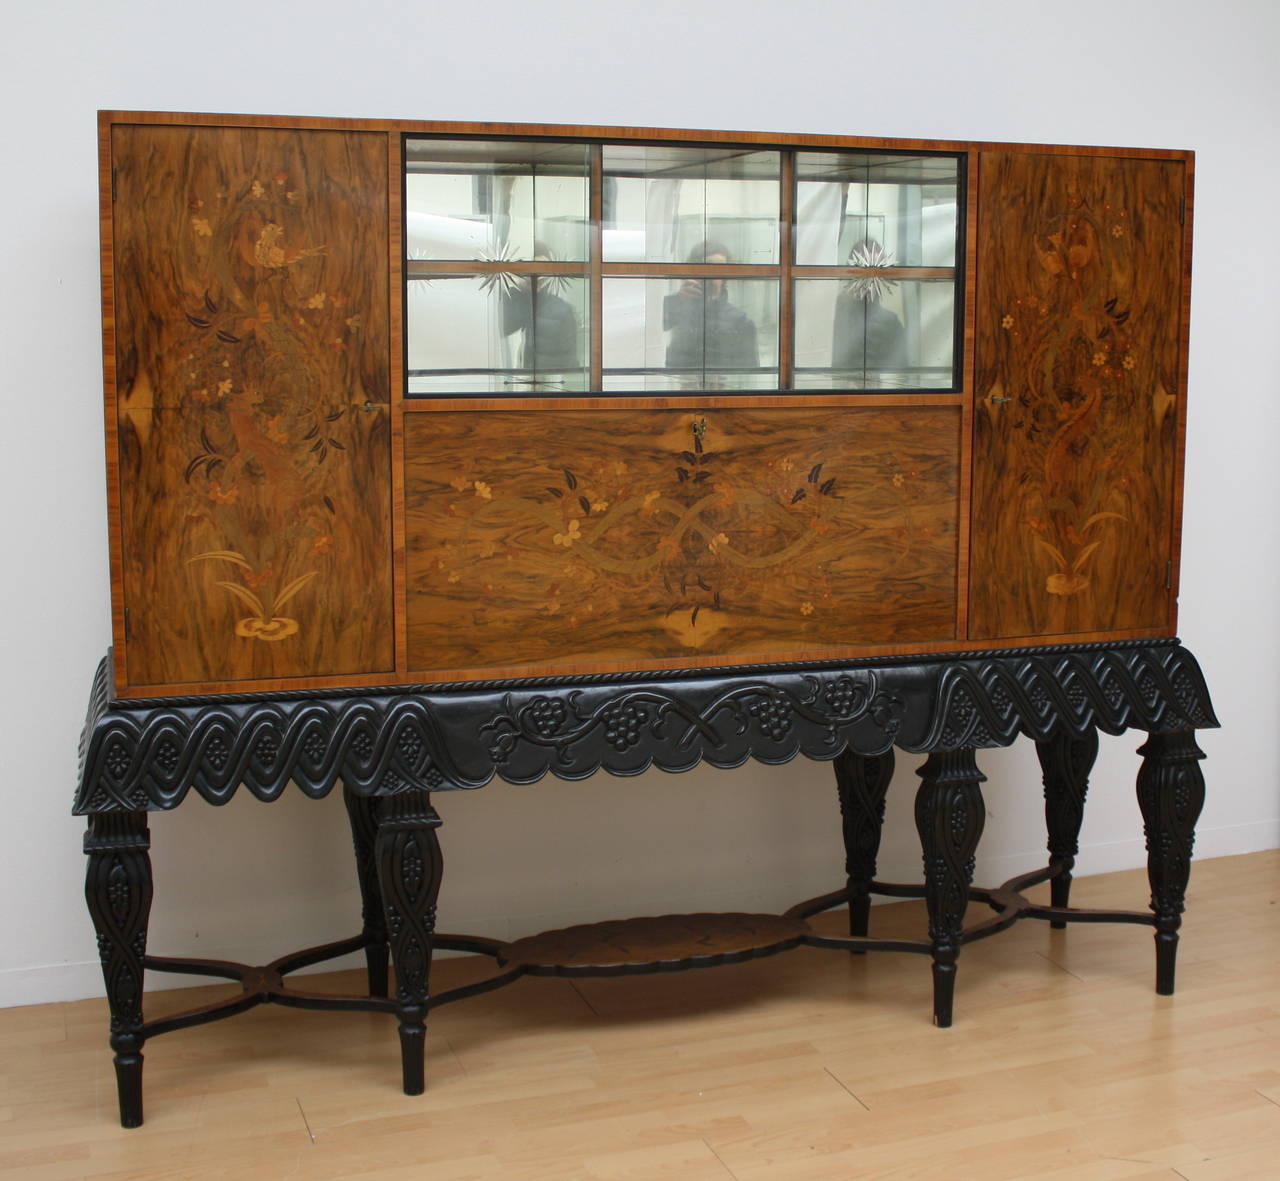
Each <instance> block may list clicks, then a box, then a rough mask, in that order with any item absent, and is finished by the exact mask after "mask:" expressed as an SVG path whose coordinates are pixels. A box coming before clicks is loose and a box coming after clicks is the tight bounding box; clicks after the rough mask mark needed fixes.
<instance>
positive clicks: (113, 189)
mask: <svg viewBox="0 0 1280 1181" xmlns="http://www.w3.org/2000/svg"><path fill="white" fill-rule="evenodd" d="M115 203H116V170H115V167H114V166H112V169H111V204H112V205H114V204H115Z"/></svg>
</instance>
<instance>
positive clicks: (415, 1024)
mask: <svg viewBox="0 0 1280 1181" xmlns="http://www.w3.org/2000/svg"><path fill="white" fill-rule="evenodd" d="M439 826H440V817H439V816H437V815H436V812H435V809H434V808H432V807H431V798H430V796H429V795H428V794H427V793H426V792H425V791H407V792H402V793H400V794H399V795H394V796H386V797H384V798H382V799H380V800H379V802H378V832H377V836H376V837H375V839H374V857H375V860H376V862H377V867H378V882H379V885H380V886H381V888H382V901H383V907H384V909H385V912H386V922H387V935H388V937H389V939H390V943H391V958H392V962H393V963H394V965H395V970H396V1005H397V1012H398V1014H399V1017H400V1060H401V1065H402V1067H403V1071H404V1093H405V1094H406V1095H421V1094H422V1092H423V1090H424V1089H425V1086H426V1083H425V1078H424V1068H423V1053H424V1049H425V1043H426V1033H427V1024H426V1022H427V997H428V995H429V993H428V984H429V978H430V974H431V949H432V939H433V936H434V933H435V925H436V896H437V895H438V894H439V892H440V873H441V861H440V841H439V839H438V838H437V836H436V829H437V828H438V827H439Z"/></svg>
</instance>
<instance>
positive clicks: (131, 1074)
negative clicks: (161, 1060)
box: [84, 812, 152, 1128]
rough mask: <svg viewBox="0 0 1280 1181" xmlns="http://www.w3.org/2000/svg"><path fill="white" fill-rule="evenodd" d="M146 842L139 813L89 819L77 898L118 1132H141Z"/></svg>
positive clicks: (148, 838) (144, 824)
mask: <svg viewBox="0 0 1280 1181" xmlns="http://www.w3.org/2000/svg"><path fill="white" fill-rule="evenodd" d="M150 846H151V834H150V833H149V832H148V830H147V814H146V813H145V812H106V813H102V814H100V815H96V816H91V817H89V831H88V832H87V833H86V834H85V838H84V851H85V853H87V854H88V857H89V867H88V871H87V873H86V874H85V882H84V896H85V901H86V902H87V903H88V904H89V915H90V917H91V918H92V919H93V926H94V929H95V930H96V931H97V932H98V958H99V959H100V960H101V961H102V976H103V979H104V980H105V982H106V986H107V1004H108V1006H109V1007H110V1010H111V1048H112V1050H114V1051H115V1067H116V1092H117V1095H118V1097H119V1100H120V1124H121V1126H122V1127H125V1128H138V1127H141V1126H142V1044H143V1041H144V1040H145V1038H144V1037H143V1033H142V972H143V968H142V960H143V957H144V956H145V955H146V951H147V919H148V916H149V915H150V914H151V895H152V885H151V858H150V857H149V856H148V854H147V850H148V849H149V848H150Z"/></svg>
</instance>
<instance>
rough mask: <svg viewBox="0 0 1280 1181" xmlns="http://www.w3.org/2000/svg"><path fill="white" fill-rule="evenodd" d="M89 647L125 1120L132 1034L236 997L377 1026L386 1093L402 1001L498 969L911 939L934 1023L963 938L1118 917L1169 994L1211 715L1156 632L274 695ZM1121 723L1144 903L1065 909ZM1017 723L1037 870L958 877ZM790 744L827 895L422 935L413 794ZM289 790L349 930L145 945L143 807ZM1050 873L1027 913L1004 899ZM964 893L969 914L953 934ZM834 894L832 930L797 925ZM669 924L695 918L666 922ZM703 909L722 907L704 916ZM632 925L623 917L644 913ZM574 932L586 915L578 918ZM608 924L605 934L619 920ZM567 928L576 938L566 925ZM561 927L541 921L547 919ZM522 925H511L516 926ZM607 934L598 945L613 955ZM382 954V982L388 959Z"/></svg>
mask: <svg viewBox="0 0 1280 1181" xmlns="http://www.w3.org/2000/svg"><path fill="white" fill-rule="evenodd" d="M111 683H112V677H111V668H110V657H108V658H107V659H106V660H104V661H103V663H102V665H101V666H100V667H99V669H98V675H97V678H96V680H95V683H94V690H93V696H92V700H91V704H90V709H89V716H88V719H87V721H86V726H85V731H84V735H83V738H82V742H81V772H80V782H79V787H78V790H77V793H76V800H75V809H74V810H75V812H76V813H77V814H80V815H86V816H88V818H89V831H88V834H87V836H86V838H85V852H86V853H87V854H88V857H89V867H88V876H87V879H86V898H87V901H88V905H89V910H90V914H91V916H92V918H93V921H94V925H95V928H96V929H97V932H98V946H99V952H100V956H101V959H102V964H103V972H104V977H105V980H106V986H107V995H108V1001H109V1003H110V1007H111V1045H112V1048H113V1049H114V1050H115V1062H116V1070H117V1078H118V1084H119V1092H120V1112H121V1122H122V1123H123V1124H124V1125H125V1126H138V1125H139V1124H141V1122H142V1053H141V1050H142V1046H143V1044H144V1043H145V1041H146V1040H147V1039H148V1038H150V1037H154V1036H157V1035H158V1034H161V1033H167V1032H171V1031H173V1030H176V1029H181V1028H185V1027H188V1026H191V1025H196V1024H201V1023H204V1022H207V1021H212V1020H216V1019H219V1018H221V1017H225V1016H231V1015H233V1014H235V1013H238V1012H243V1011H245V1010H247V1009H249V1008H253V1007H255V1006H256V1005H258V1004H262V1003H277V1004H284V1005H289V1006H293V1007H298V1008H315V1009H360V1010H367V1011H376V1012H388V1013H395V1014H396V1015H397V1017H398V1018H399V1029H400V1040H401V1055H402V1069H403V1081H404V1088H405V1091H406V1093H408V1094H417V1093H420V1092H421V1091H422V1089H423V1086H424V1071H423V1044H424V1038H425V1024H426V1015H427V1012H428V1011H429V1010H430V1009H431V1008H434V1007H436V1006H438V1005H442V1004H446V1003H449V1002H451V1001H454V1000H460V999H463V998H464V997H467V996H473V995H476V994H477V993H480V992H484V991H488V990H490V989H493V988H497V987H500V986H502V985H503V984H506V983H509V982H510V981H512V980H515V979H517V978H519V977H521V976H524V975H566V976H573V975H619V974H629V973H634V972H653V971H671V970H678V969H682V968H691V967H700V966H709V965H711V964H715V963H729V962H735V961H738V960H743V959H748V958H753V957H757V956H760V955H769V954H774V953H776V952H780V951H784V950H787V949H788V948H790V947H795V946H800V945H809V946H821V947H831V948H838V949H843V950H846V951H854V952H862V951H873V950H890V951H908V952H917V953H924V954H928V955H929V956H930V957H931V959H932V963H933V974H934V1019H935V1021H936V1023H937V1024H939V1025H943V1026H946V1025H949V1024H950V1023H951V1019H952V1008H953V997H954V984H955V971H956V960H957V957H958V955H959V951H960V948H961V946H962V945H963V944H964V943H966V942H972V941H974V940H977V939H982V938H986V937H988V936H990V935H993V934H995V933H997V932H998V931H1001V930H1004V929H1006V928H1008V927H1009V926H1011V925H1012V924H1013V923H1015V922H1017V921H1018V920H1020V919H1023V918H1040V919H1045V920H1048V921H1049V922H1051V923H1052V924H1053V925H1055V926H1061V925H1064V924H1065V923H1066V922H1070V921H1076V922H1127V923H1137V924H1141V925H1146V926H1152V927H1154V928H1155V931H1156V944H1157V990H1158V991H1159V992H1160V993H1162V994H1168V993H1171V992H1172V991H1173V983H1174V962H1175V955H1176V948H1177V939H1178V935H1177V932H1178V927H1179V925H1180V922H1181V914H1182V909H1183V904H1184V897H1185V891H1186V886H1187V880H1188V877H1189V873H1190V858H1191V848H1192V842H1193V838H1194V827H1195V821H1196V819H1197V817H1198V815H1199V811H1200V807H1201V805H1202V803H1203V799H1204V780H1203V776H1202V775H1201V772H1200V769H1199V765H1198V764H1199V760H1200V759H1202V758H1203V755H1202V754H1201V752H1200V751H1199V750H1198V748H1197V747H1196V744H1195V741H1194V731H1195V730H1196V729H1201V728H1207V727H1214V726H1216V725H1217V720H1216V718H1215V717H1214V714H1213V709H1212V706H1211V704H1210V701H1209V695H1208V691H1207V689H1206V686H1205V683H1204V679H1203V677H1202V675H1201V672H1200V669H1199V666H1198V665H1197V664H1196V661H1195V659H1194V657H1192V656H1191V654H1190V653H1189V652H1188V651H1187V650H1186V649H1185V648H1183V647H1182V646H1181V644H1180V643H1178V641H1176V640H1168V641H1142V642H1132V643H1113V644H1096V645H1079V646H1060V647H1046V648H1034V649H1020V650H1003V651H992V652H979V653H966V654H961V655H958V656H948V657H910V658H902V659H897V660H895V659H878V660H865V661H850V662H840V663H822V664H807V665H790V666H763V667H760V668H745V669H743V668H737V669H719V670H715V669H712V670H697V671H692V672H689V673H681V674H678V675H666V676H663V675H655V674H652V673H647V674H620V675H614V676H584V677H577V678H559V679H555V680H528V681H511V682H494V683H466V684H458V685H435V686H423V687H420V688H411V689H397V690H395V691H393V692H392V691H387V692H380V691H376V690H375V691H350V692H335V691H323V692H300V693H298V694H296V695H285V694H257V695H243V696H234V697H233V696H223V697H217V696H210V697H199V698H174V699H152V700H142V701H127V702H126V701H119V702H116V701H111V700H110V699H109V686H110V685H111ZM1130 728H1136V729H1141V730H1146V731H1147V732H1148V733H1149V736H1150V737H1149V740H1148V742H1147V743H1146V744H1145V745H1144V746H1143V747H1142V748H1141V750H1140V752H1139V753H1140V754H1142V756H1143V763H1142V770H1141V772H1140V774H1139V777H1138V800H1139V804H1140V806H1141V809H1142V814H1143V819H1144V825H1145V831H1146V839H1147V847H1148V852H1149V858H1148V865H1149V872H1150V879H1151V889H1152V901H1151V910H1150V912H1149V913H1148V912H1136V911H1135V912H1130V911H1089V910H1075V909H1072V908H1070V907H1069V904H1068V903H1069V891H1070V881H1071V872H1072V869H1073V867H1074V859H1075V855H1076V852H1077V840H1078V835H1079V830H1080V823H1081V820H1082V818H1083V808H1084V800H1085V795H1086V791H1087V785H1088V775H1089V771H1090V769H1091V767H1092V764H1093V760H1094V756H1095V754H1096V751H1097V732H1098V731H1099V730H1104V731H1106V732H1107V733H1111V734H1117V733H1120V732H1122V731H1124V730H1126V729H1130ZM1019 735H1025V736H1027V737H1029V738H1031V739H1033V740H1034V741H1035V742H1036V744H1037V749H1038V752H1039V755H1040V761H1041V765H1042V768H1043V771H1044V791H1045V815H1046V825H1047V831H1048V848H1049V857H1050V860H1049V864H1048V865H1047V866H1046V867H1045V868H1044V869H1042V870H1038V871H1035V872H1033V873H1028V874H1023V875H1021V876H1019V877H1017V878H1014V879H1012V880H1011V881H1009V882H1006V883H1004V884H1003V885H1001V886H999V887H996V888H994V889H983V888H975V887H974V886H973V884H972V883H973V871H974V856H975V853H976V849H977V845H978V840H979V837H980V836H981V832H982V825H983V820H984V816H985V809H984V805H983V802H982V794H981V783H982V781H983V779H984V776H983V775H982V774H981V772H980V771H979V770H978V767H977V763H976V760H975V751H976V749H978V748H983V747H995V746H1007V745H1009V744H1011V743H1012V742H1013V741H1014V740H1015V739H1016V738H1017V737H1018V736H1019ZM895 747H897V748H899V749H901V750H904V751H907V752H913V753H923V754H926V755H927V759H926V761H925V763H924V766H923V767H922V768H921V769H920V771H919V774H920V776H921V785H920V788H919V791H918V793H917V797H916V810H915V811H916V825H917V829H918V832H919V835H920V838H921V845H922V850H923V855H924V883H923V884H922V885H897V884H892V883H883V882H878V881H877V880H876V879H875V867H876V864H875V863H876V856H877V853H878V849H879V843H880V829H881V823H882V820H883V815H884V801H885V794H886V792H887V790H888V786H889V781H890V778H891V777H892V771H893V757H894V756H893V748H895ZM798 754H802V755H805V756H807V757H809V758H816V759H825V760H831V761H832V762H833V763H834V766H835V771H836V780H837V789H838V796H839V801H840V808H841V816H842V827H843V835H844V841H845V849H846V867H845V868H846V873H845V878H846V883H845V886H844V887H843V888H842V889H839V890H837V891H835V892H833V893H830V894H827V895H823V896H822V897H820V898H816V899H811V900H809V901H806V902H802V903H799V904H797V905H796V906H794V907H792V908H791V909H790V910H789V911H787V912H786V913H785V914H784V915H782V916H761V915H754V916H752V915H743V916H727V917H728V918H731V919H733V920H735V921H734V923H733V926H734V930H733V932H731V936H730V937H729V938H728V939H727V941H726V942H724V943H723V944H721V945H719V946H717V947H715V948H713V949H711V950H709V951H708V950H705V949H703V950H699V949H697V948H694V947H690V948H689V949H688V950H686V951H682V952H670V951H662V952H658V953H654V954H647V953H646V952H645V951H644V949H643V938H640V936H642V935H644V934H645V933H647V932H648V928H646V927H643V926H634V927H632V928H631V929H632V930H633V931H634V932H635V933H636V935H637V937H638V938H637V940H636V941H634V942H636V944H637V946H636V947H635V948H632V949H630V950H628V949H627V947H626V946H625V945H626V944H627V942H628V940H627V939H626V938H625V932H623V934H622V935H621V936H619V935H618V933H616V932H615V933H612V945H611V946H612V951H611V954H609V955H608V956H604V957H597V958H596V959H588V960H587V961H585V962H584V961H583V960H581V959H580V958H574V957H566V958H565V959H563V960H561V961H548V960H547V959H545V958H539V957H538V956H534V955H532V954H531V952H532V947H531V946H529V945H531V943H532V942H533V941H525V940H522V941H518V942H517V943H514V944H504V943H499V942H497V941H493V940H488V939H481V938H478V937H473V936H467V935H444V934H440V933H437V932H436V931H435V909H436V897H437V894H438V891H439V885H440V877H441V872H442V862H441V856H440V844H439V839H438V833H437V829H438V828H439V825H440V818H439V816H438V815H437V814H436V812H435V810H434V808H433V807H432V806H431V801H430V795H429V793H430V792H432V791H451V790H459V789H467V788H476V787H480V786H482V785H483V784H485V783H487V782H488V781H489V780H490V779H492V778H493V777H494V776H495V775H496V776H499V777H501V778H503V779H505V780H508V781H510V782H516V783H528V782H532V781H535V780H537V779H540V778H541V777H542V776H543V775H545V774H546V773H547V772H551V773H553V774H555V775H557V776H559V777H561V778H565V779H581V778H585V777H587V776H588V775H591V774H593V773H595V772H596V771H598V770H601V769H603V770H606V771H609V772H610V773H612V774H615V775H635V774H639V773H640V772H642V771H644V770H646V769H648V768H649V767H658V768H661V769H662V770H666V771H684V770H688V769H689V768H691V767H693V766H695V765H696V764H697V763H699V762H701V761H703V760H705V761H707V762H709V763H711V764H713V765H715V766H720V767H733V766H738V765H740V764H742V763H743V762H745V761H746V760H747V759H749V758H754V759H757V760H759V761H761V762H765V763H783V762H787V761H788V760H790V759H792V758H794V757H795V756H796V755H798ZM290 781H292V782H294V783H296V784H297V785H298V787H299V788H300V789H301V790H302V791H304V792H305V793H306V794H307V795H309V796H312V797H317V798H318V797H321V796H324V795H327V794H328V793H329V792H330V791H332V790H333V788H334V787H335V786H336V785H337V784H338V783H339V781H341V783H342V785H343V791H344V797H345V800H346V804H347V808H348V812H349V816H350V820H351V826H352V834H353V839H354V844H355V852H356V866H357V874H358V879H359V883H360V890H361V898H362V903H363V928H362V931H361V933H360V934H359V935H357V936H354V937H353V938H350V939H345V940H341V941H339V942H336V943H332V944H327V945H325V946H323V947H318V948H311V949H308V950H306V951H301V952H298V953H295V954H293V955H289V956H284V957H281V958H280V959H278V960H275V961H273V962H272V963H271V964H268V965H266V966H264V967H251V966H248V965H243V964H234V963H228V962H224V961H210V960H196V959H174V958H165V957H158V956H151V955H148V954H147V950H146V926H147V919H148V915H149V912H150V907H151V901H152V882H151V867H150V860H149V857H148V853H147V850H148V847H149V836H148V831H147V826H146V813H147V812H148V811H157V810H165V809H169V808H173V807H176V806H177V805H178V804H179V803H181V802H182V800H183V799H184V798H185V797H186V795H187V794H188V793H189V792H190V791H192V790H194V791H196V792H197V793H198V794H199V795H201V796H203V797H204V798H205V799H207V800H209V801H210V802H214V803H221V802H224V801H226V800H227V799H229V798H230V796H231V795H232V794H233V793H234V792H235V791H236V790H237V789H238V788H239V787H241V786H243V787H244V788H245V790H247V791H249V792H250V794H252V795H253V796H255V797H256V798H258V799H260V800H272V799H275V798H277V797H278V796H279V795H280V794H281V793H282V792H283V791H284V789H285V787H286V786H287V784H288V783H289V782H290ZM1046 881H1047V882H1050V883H1051V904H1050V905H1049V906H1042V905H1036V904H1033V903H1031V902H1030V901H1029V900H1028V899H1027V898H1026V897H1025V891H1026V890H1028V889H1029V888H1030V887H1031V886H1033V885H1036V884H1039V883H1042V882H1046ZM872 894H886V895H890V896H895V897H923V898H924V899H925V900H926V904H927V907H928V912H929V938H928V940H919V941H917V940H885V939H875V938H873V937H871V936H869V935H868V915H869V898H870V895H872ZM970 901H977V902H979V903H984V904H986V905H987V906H989V907H990V908H991V910H992V911H993V912H994V913H993V915H992V916H991V917H989V918H987V919H986V920H985V921H982V922H979V923H977V924H975V925H971V926H969V927H966V926H965V924H964V920H965V912H966V909H967V906H968V903H969V902H970ZM846 903H847V905H848V912H849V931H850V934H849V935H848V936H847V937H837V936H831V935H827V934H820V933H818V932H817V931H815V930H814V929H813V928H811V927H809V925H808V924H807V923H806V922H805V920H806V919H807V918H809V917H811V916H812V915H814V914H817V913H819V912H820V911H823V910H827V909H830V908H832V907H835V906H839V905H844V904H846ZM673 917H674V918H676V919H677V920H678V924H677V925H679V924H683V923H687V922H691V921H692V920H694V919H702V918H705V919H708V920H711V919H714V918H715V916H673ZM721 917H726V916H721ZM655 922H658V920H639V923H640V924H653V923H655ZM593 926H599V925H598V924H597V925H593ZM624 926H625V925H624ZM581 933H582V934H583V935H584V936H586V937H589V936H590V935H591V934H592V931H591V930H589V929H587V928H583V929H581ZM565 934H567V933H565ZM535 939H536V937H535ZM619 947H621V952H620V953H619V950H618V949H619ZM436 948H442V949H451V950H460V951H467V952H473V953H479V954H483V955H488V956H491V957H492V958H494V959H495V960H496V961H497V971H496V972H495V974H494V975H492V976H490V977H489V978H487V979H485V980H482V981H480V982H478V983H476V984H472V985H469V986H466V987H463V988H455V989H452V990H449V991H445V992H441V993H434V994H433V993H432V992H431V991H430V987H429V976H430V965H431V955H432V952H433V950H434V949H436ZM359 949H364V951H365V953H366V959H367V964H368V975H369V995H367V996H364V997H337V996H328V995H324V994H318V993H310V992H305V991H302V990H299V989H294V988H290V987H288V986H287V985H286V984H285V981H284V977H285V976H286V975H288V974H289V973H290V972H294V971H297V970H298V969H300V968H303V967H307V966H310V965H313V964H316V963H320V962H323V961H324V960H327V959H331V958H334V957H336V956H339V955H343V954H347V953H349V952H351V951H355V950H359ZM389 958H390V959H391V960H392V961H393V962H394V964H395V968H396V972H395V995H394V996H391V995H389V994H390V989H389V987H388V983H389V977H388V959H389ZM148 968H150V969H153V970H163V971H166V972H183V973H191V974H195V975H208V976H216V977H222V978H226V979H230V980H236V981H239V982H240V984H241V988H242V992H241V994H240V995H239V996H236V997H233V998H232V999H230V1000H228V1001H225V1002H222V1003H219V1004H215V1005H212V1006H208V1007H204V1008H200V1009H196V1010H192V1011H190V1012H187V1013H183V1014H179V1015H176V1016H173V1017H169V1018H166V1019H163V1020H160V1021H154V1022H146V1021H145V1020H144V1019H143V1015H142V988H143V974H144V971H145V970H146V969H148Z"/></svg>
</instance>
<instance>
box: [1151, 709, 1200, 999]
mask: <svg viewBox="0 0 1280 1181" xmlns="http://www.w3.org/2000/svg"><path fill="white" fill-rule="evenodd" d="M1138 753H1139V754H1140V755H1142V769H1141V770H1140V771H1139V772H1138V806H1139V807H1140V808H1141V809H1142V821H1143V831H1144V833H1145V835H1146V839H1147V876H1148V877H1149V879H1150V881H1151V910H1152V911H1153V913H1154V914H1155V920H1156V992H1157V993H1159V994H1160V995H1161V996H1172V995H1173V986H1174V969H1175V966H1176V963H1177V955H1178V928H1179V927H1180V926H1181V925H1182V912H1183V910H1184V908H1185V905H1186V896H1187V883H1188V881H1189V880H1190V878H1191V850H1192V846H1193V845H1194V843H1195V830H1196V820H1197V819H1199V816H1200V809H1201V808H1202V807H1203V806H1204V775H1203V774H1202V773H1201V771H1200V760H1201V759H1203V758H1204V752H1203V751H1201V750H1200V748H1199V747H1198V746H1196V742H1195V731H1193V730H1179V731H1175V732H1173V733H1170V734H1151V735H1149V736H1148V739H1147V742H1146V743H1145V744H1144V745H1143V746H1141V747H1139V748H1138Z"/></svg>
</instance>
